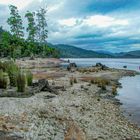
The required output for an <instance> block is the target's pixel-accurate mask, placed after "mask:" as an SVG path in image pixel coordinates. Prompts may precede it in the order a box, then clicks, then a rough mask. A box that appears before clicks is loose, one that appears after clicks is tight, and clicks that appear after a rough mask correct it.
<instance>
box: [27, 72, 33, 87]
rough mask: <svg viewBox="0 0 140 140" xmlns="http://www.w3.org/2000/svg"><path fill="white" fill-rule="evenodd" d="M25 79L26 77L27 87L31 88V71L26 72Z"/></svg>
mask: <svg viewBox="0 0 140 140" xmlns="http://www.w3.org/2000/svg"><path fill="white" fill-rule="evenodd" d="M26 77H27V85H28V86H31V85H32V83H33V74H32V73H31V71H27V72H26Z"/></svg>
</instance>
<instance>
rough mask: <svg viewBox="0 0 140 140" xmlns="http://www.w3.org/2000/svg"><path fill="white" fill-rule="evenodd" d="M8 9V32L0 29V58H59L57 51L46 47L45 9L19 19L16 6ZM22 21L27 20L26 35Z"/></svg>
mask: <svg viewBox="0 0 140 140" xmlns="http://www.w3.org/2000/svg"><path fill="white" fill-rule="evenodd" d="M9 9H10V17H9V18H8V19H7V23H8V25H9V26H10V32H8V31H5V30H3V29H2V27H1V28H0V57H11V58H18V57H28V56H38V57H59V51H58V50H56V49H54V48H51V47H49V46H48V45H47V41H46V40H47V38H48V30H47V27H48V26H47V20H46V13H47V11H46V9H44V8H40V9H39V10H38V11H36V12H30V11H27V12H26V14H25V16H24V18H21V16H20V14H19V11H18V8H17V7H16V6H14V5H10V6H9ZM23 19H27V23H28V25H27V27H26V33H24V30H25V27H23ZM26 34H27V38H26V39H25V35H26Z"/></svg>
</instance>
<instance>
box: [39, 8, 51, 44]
mask: <svg viewBox="0 0 140 140" xmlns="http://www.w3.org/2000/svg"><path fill="white" fill-rule="evenodd" d="M46 13H47V11H46V10H45V9H43V8H41V9H40V10H38V11H37V14H36V15H37V35H38V40H39V42H40V43H42V44H44V43H45V41H46V39H47V37H48V30H47V21H46Z"/></svg>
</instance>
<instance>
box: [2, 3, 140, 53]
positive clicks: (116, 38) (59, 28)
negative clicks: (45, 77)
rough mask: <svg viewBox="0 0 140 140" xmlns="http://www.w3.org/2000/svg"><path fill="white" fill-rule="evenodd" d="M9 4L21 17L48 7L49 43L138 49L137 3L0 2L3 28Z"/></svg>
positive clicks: (139, 5)
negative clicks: (14, 7)
mask: <svg viewBox="0 0 140 140" xmlns="http://www.w3.org/2000/svg"><path fill="white" fill-rule="evenodd" d="M9 4H13V5H16V6H17V7H18V8H19V11H20V14H21V15H22V17H24V14H25V12H26V11H27V10H30V11H36V10H37V9H38V8H39V7H44V8H45V7H46V6H47V9H48V14H47V20H48V28H49V38H48V41H49V42H51V43H54V44H58V43H61V44H62V43H63V44H70V45H75V46H77V47H81V48H84V49H91V50H95V51H100V50H103V51H111V52H121V51H131V50H140V0H0V26H3V27H4V28H5V29H8V25H7V24H6V19H7V17H8V16H9V10H8V5H9ZM25 23H26V21H24V24H25Z"/></svg>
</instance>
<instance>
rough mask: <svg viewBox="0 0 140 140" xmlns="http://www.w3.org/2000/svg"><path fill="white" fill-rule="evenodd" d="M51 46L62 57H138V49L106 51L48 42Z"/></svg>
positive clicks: (139, 52) (139, 53) (139, 51)
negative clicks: (115, 51)
mask: <svg viewBox="0 0 140 140" xmlns="http://www.w3.org/2000/svg"><path fill="white" fill-rule="evenodd" d="M48 45H49V46H50V47H52V48H56V49H58V50H59V51H60V57H62V58H140V50H136V51H130V52H120V53H106V52H105V51H104V52H101V51H100V52H99V51H93V50H86V49H82V48H78V47H76V46H72V45H67V44H56V45H53V44H51V43H48Z"/></svg>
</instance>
